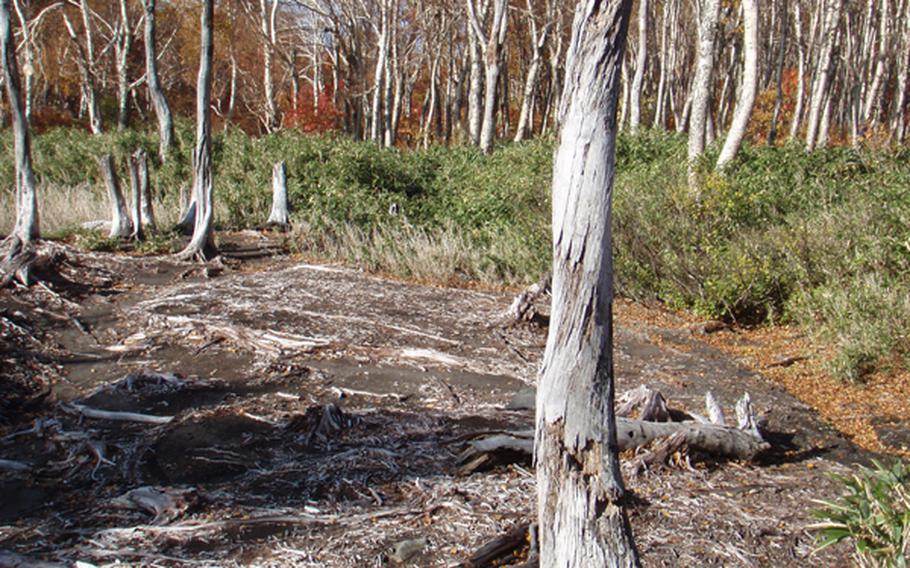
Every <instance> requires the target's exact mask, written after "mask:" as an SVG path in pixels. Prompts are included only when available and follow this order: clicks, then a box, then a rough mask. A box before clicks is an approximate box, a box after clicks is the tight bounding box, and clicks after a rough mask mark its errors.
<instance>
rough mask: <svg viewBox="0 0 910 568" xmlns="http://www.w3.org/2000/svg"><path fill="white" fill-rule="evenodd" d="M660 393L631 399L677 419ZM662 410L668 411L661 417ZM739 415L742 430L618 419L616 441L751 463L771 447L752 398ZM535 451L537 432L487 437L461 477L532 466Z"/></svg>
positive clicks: (476, 444)
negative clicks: (669, 445) (669, 444)
mask: <svg viewBox="0 0 910 568" xmlns="http://www.w3.org/2000/svg"><path fill="white" fill-rule="evenodd" d="M636 390H638V389H636ZM654 393H657V395H659V394H660V393H658V392H657V391H654V390H651V389H643V390H640V391H639V392H638V393H635V394H634V395H633V396H632V397H628V399H629V400H634V401H638V402H639V403H644V404H645V405H646V410H648V413H649V414H650V413H652V412H654V411H655V410H657V411H658V414H659V415H662V414H663V412H667V414H669V415H672V414H673V413H674V412H673V411H667V410H666V406H665V405H664V406H663V407H662V405H661V404H660V401H662V400H663V397H662V396H654ZM655 401H657V402H656V403H655ZM707 403H708V406H709V414H711V415H712V416H713V417H714V418H715V419H719V420H722V412H721V413H720V415H718V413H719V409H720V405H719V404H718V403H717V401H716V399H715V398H714V396H713V395H710V396H708V397H707ZM661 410H662V411H663V412H660V411H661ZM677 412H678V411H677ZM737 415H738V416H739V425H740V426H739V427H738V428H734V427H730V426H725V425H722V424H713V423H704V422H699V421H695V420H687V421H684V422H654V421H651V420H635V419H630V418H624V417H617V418H616V437H617V440H616V441H617V444H618V446H619V450H620V451H625V450H634V449H636V448H639V447H641V446H645V445H647V444H650V443H652V442H654V441H656V440H662V439H668V438H671V437H672V438H673V440H674V444H675V447H677V448H678V447H681V446H682V445H685V446H687V447H688V448H689V449H692V450H697V451H701V452H704V453H707V454H710V455H713V456H718V457H722V458H728V459H738V460H750V459H752V458H754V457H755V456H756V455H757V454H759V453H760V452H762V451H764V450H766V449H768V448H770V445H769V444H768V443H767V442H765V441H764V439H763V438H762V437H761V433H760V431H759V428H758V425H757V421H756V419H755V416H754V412H753V409H752V404H751V401H750V400H749V395H748V394H746V395H745V396H743V398H742V399H740V401H739V402H738V403H737ZM661 417H662V416H661ZM533 452H534V431H533V430H519V431H514V432H509V433H500V434H495V435H492V436H486V437H483V438H480V439H477V440H473V441H471V442H469V443H468V447H467V448H466V449H465V450H464V451H463V452H462V453H461V454H460V455H459V456H458V464H459V468H458V472H459V473H460V474H461V475H469V474H471V473H473V472H475V471H483V470H488V469H491V468H493V467H496V466H497V465H505V464H510V463H521V462H525V463H530V460H531V456H532V455H533Z"/></svg>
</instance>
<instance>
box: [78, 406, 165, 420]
mask: <svg viewBox="0 0 910 568" xmlns="http://www.w3.org/2000/svg"><path fill="white" fill-rule="evenodd" d="M62 408H63V410H65V411H67V412H77V413H79V414H81V415H82V416H85V417H86V418H96V419H99V420H117V421H121V422H140V423H143V424H167V423H169V422H171V421H172V420H174V417H173V416H152V415H151V414H139V413H137V412H118V411H114V410H101V409H98V408H92V407H90V406H85V405H84V404H77V403H70V404H68V405H62Z"/></svg>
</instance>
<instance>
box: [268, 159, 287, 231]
mask: <svg viewBox="0 0 910 568" xmlns="http://www.w3.org/2000/svg"><path fill="white" fill-rule="evenodd" d="M266 224H268V225H278V226H281V227H285V226H287V224H288V167H287V164H285V162H284V161H281V162H278V163H277V164H275V168H274V169H273V170H272V211H271V213H269V220H268V221H267V222H266Z"/></svg>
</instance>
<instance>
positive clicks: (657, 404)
mask: <svg viewBox="0 0 910 568" xmlns="http://www.w3.org/2000/svg"><path fill="white" fill-rule="evenodd" d="M618 402H619V407H618V408H617V409H616V416H622V417H625V418H629V417H631V416H632V413H633V412H635V409H637V408H640V409H641V410H640V411H639V413H638V419H639V420H647V421H650V422H667V421H668V420H670V411H669V410H668V409H667V401H666V399H664V396H663V395H662V394H660V391H657V390H654V389H652V388H651V387H649V386H647V385H641V386H639V387H638V388H635V389H632V390H630V391H626V392H625V393H623V394H622V396H620V397H619V400H618Z"/></svg>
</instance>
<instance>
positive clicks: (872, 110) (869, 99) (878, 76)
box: [863, 0, 908, 128]
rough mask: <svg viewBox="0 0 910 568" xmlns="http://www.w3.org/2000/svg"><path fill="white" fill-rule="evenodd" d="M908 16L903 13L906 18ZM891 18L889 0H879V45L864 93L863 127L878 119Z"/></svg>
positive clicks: (868, 126) (869, 125)
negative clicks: (869, 81)
mask: <svg viewBox="0 0 910 568" xmlns="http://www.w3.org/2000/svg"><path fill="white" fill-rule="evenodd" d="M907 17H908V16H907V14H904V18H905V19H906V18H907ZM890 20H891V9H890V5H889V0H881V8H880V11H879V26H880V27H879V32H878V33H879V38H878V39H879V47H878V54H877V57H876V62H875V74H874V75H873V77H872V84H871V85H870V86H869V91H868V92H867V93H866V103H865V105H864V106H863V125H864V128H870V127H873V126H874V125H875V122H876V121H877V120H878V117H879V113H880V111H881V106H880V103H881V99H880V97H879V91H880V90H881V86H882V82H883V81H884V78H885V65H886V63H887V59H888V55H889V53H888V51H889V50H888V45H889V39H890V38H889V34H888V30H889V28H888V23H889V21H890Z"/></svg>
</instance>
